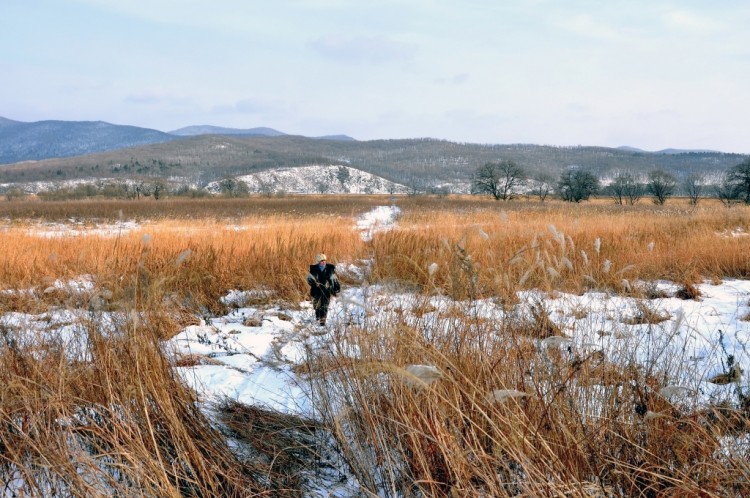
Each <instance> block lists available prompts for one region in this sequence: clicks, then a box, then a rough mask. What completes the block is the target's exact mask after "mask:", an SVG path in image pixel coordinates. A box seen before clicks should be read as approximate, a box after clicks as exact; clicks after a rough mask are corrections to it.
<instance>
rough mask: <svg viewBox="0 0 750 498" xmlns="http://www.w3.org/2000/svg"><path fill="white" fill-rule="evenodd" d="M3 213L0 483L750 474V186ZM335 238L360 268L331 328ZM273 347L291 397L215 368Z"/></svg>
mask: <svg viewBox="0 0 750 498" xmlns="http://www.w3.org/2000/svg"><path fill="white" fill-rule="evenodd" d="M381 208H385V209H386V210H387V213H389V214H391V215H392V217H391V218H387V219H377V218H368V217H367V215H368V213H374V212H378V209H381ZM363 220H364V221H367V220H369V221H368V222H363ZM0 223H1V225H0V240H1V241H2V243H1V244H0V356H1V358H0V424H1V427H0V456H1V458H0V486H3V487H4V489H3V496H8V497H10V496H19V497H20V496H154V497H156V496H159V497H166V496H339V497H344V496H394V497H396V496H403V497H412V496H414V497H421V496H447V497H459V496H460V497H464V496H477V497H480V496H481V497H490V496H492V497H495V496H497V497H501V496H528V497H531V496H555V497H557V496H559V497H562V496H565V497H625V496H644V497H664V496H675V497H677V496H679V497H691V496H695V497H728V496H732V497H733V496H737V497H739V496H748V495H750V464H749V463H748V462H749V461H750V458H749V457H750V436H749V435H748V431H750V397H749V396H750V388H749V387H748V381H747V373H745V371H744V370H743V369H742V367H743V366H744V367H745V370H749V367H748V364H749V363H750V357H749V356H748V352H747V351H746V344H747V341H748V340H750V325H749V322H748V320H750V285H748V281H750V227H749V226H748V225H749V224H750V207H748V206H745V205H735V206H732V207H731V208H727V207H726V206H724V205H722V204H721V203H719V202H718V201H715V200H711V199H705V200H701V201H700V202H699V203H698V205H697V206H691V205H690V204H689V203H688V202H687V200H682V199H671V200H670V201H668V202H667V204H666V205H664V206H656V205H653V204H650V203H648V201H641V203H640V204H636V205H635V206H620V205H615V204H613V203H612V201H611V200H607V199H597V200H594V201H591V202H586V203H581V204H574V203H563V202H560V201H556V200H548V201H546V202H539V201H533V200H517V201H509V202H502V201H500V202H498V201H494V200H489V199H486V198H478V197H470V196H466V197H462V196H445V197H432V196H404V197H388V196H383V197H378V196H309V195H308V196H291V195H287V196H283V197H257V198H255V197H253V198H248V199H195V200H176V199H174V200H173V199H161V200H158V201H155V200H153V199H148V200H142V201H75V202H73V201H71V202H52V201H44V202H41V201H8V202H2V203H0ZM318 252H325V253H326V254H327V255H328V259H329V261H330V262H332V263H335V264H336V265H337V269H338V273H339V276H340V278H341V280H342V283H343V286H344V289H345V290H344V292H343V294H342V296H341V297H340V298H339V299H338V300H337V301H336V302H335V303H334V305H333V307H332V313H333V319H332V320H331V323H330V324H329V326H328V327H327V328H326V329H325V330H318V329H316V328H315V327H313V326H312V325H311V323H310V322H311V320H310V318H311V316H312V313H311V310H310V305H309V300H308V298H307V293H308V288H307V284H306V282H305V276H306V274H307V268H308V265H309V264H310V263H311V262H312V258H313V256H314V254H316V253H318ZM228 296H234V298H233V299H230V298H228ZM238 296H239V297H238ZM230 317H232V318H231V319H230ZM230 322H231V323H232V325H231V327H229V326H227V327H228V328H224V329H222V324H229V323H230ZM260 330H262V331H263V334H265V335H264V337H266V336H267V337H268V341H269V342H268V345H269V350H271V351H275V352H276V353H278V354H276V355H275V356H274V358H271V356H267V355H265V353H263V354H261V353H258V352H253V351H250V349H251V346H250V344H251V343H252V344H257V342H254V343H253V342H252V341H251V339H249V338H250V337H254V338H255V339H253V340H256V339H258V338H259V337H260V335H263V334H259V333H258V331H260ZM282 332H283V333H282ZM191 334H192V335H191ZM253 334H255V335H253ZM282 338H283V341H282ZM243 340H246V342H245V343H244V345H245V346H244V347H245V348H246V349H247V350H246V351H241V350H239V349H238V347H234V349H232V348H229V347H228V346H226V345H227V344H229V342H231V341H235V342H234V343H232V344H235V343H236V344H240V343H241V342H242V341H243ZM190 341H193V342H190ZM188 343H189V344H191V345H192V346H191V347H190V348H188V347H186V346H185V345H186V344H188ZM204 346H205V348H204V349H201V347H204ZM209 346H210V347H209ZM221 348H224V349H221ZM219 353H221V354H219ZM240 360H242V361H244V362H245V363H240ZM271 360H273V361H271ZM232 362H234V363H232ZM261 367H262V368H264V369H266V370H264V375H266V377H262V378H268V375H270V374H269V373H268V372H271V371H273V372H275V373H276V374H278V373H279V372H282V373H283V375H284V376H286V378H288V379H290V382H293V388H294V390H296V391H295V393H297V395H299V396H300V399H301V398H304V401H298V402H297V404H296V405H295V406H297V408H298V409H294V408H293V407H290V406H291V405H288V406H285V407H284V406H282V407H278V406H273V404H270V403H268V402H263V403H261V402H258V403H254V402H253V399H251V397H248V396H240V395H236V396H232V395H231V394H227V392H226V391H222V393H223V394H222V395H221V396H207V395H206V393H205V392H202V391H201V389H200V388H199V385H198V384H199V383H198V382H196V381H195V379H197V378H200V379H202V380H203V381H204V383H207V382H208V380H206V379H208V378H209V377H208V376H209V375H213V376H214V378H215V376H216V375H218V374H217V372H222V373H223V374H226V372H230V371H231V373H232V374H233V375H244V374H247V375H249V372H251V371H252V372H255V371H259V370H253V369H256V368H261ZM220 369H221V370H220ZM226 378H227V379H228V378H229V377H226ZM262 378H261V380H260V381H258V382H262ZM189 379H193V380H192V381H191V380H189ZM245 380H247V379H245ZM243 381H244V380H243ZM290 385H292V384H290ZM291 389H292V388H290V390H291ZM281 390H282V391H283V390H284V389H281ZM235 392H236V393H238V392H239V391H235ZM290 392H291V391H290ZM277 394H278V393H277Z"/></svg>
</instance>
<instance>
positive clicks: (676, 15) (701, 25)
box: [663, 10, 724, 34]
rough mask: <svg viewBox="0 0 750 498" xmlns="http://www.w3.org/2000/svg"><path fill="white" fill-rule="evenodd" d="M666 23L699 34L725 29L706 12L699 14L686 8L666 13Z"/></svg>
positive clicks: (664, 17)
mask: <svg viewBox="0 0 750 498" xmlns="http://www.w3.org/2000/svg"><path fill="white" fill-rule="evenodd" d="M663 19H664V23H665V24H666V25H667V26H668V27H671V28H676V29H680V30H683V31H689V32H694V33H698V34H712V33H716V32H719V31H721V30H723V29H724V27H723V26H722V24H721V23H720V22H717V21H715V20H713V19H711V18H709V17H707V16H706V15H705V13H704V14H701V15H698V14H695V13H693V12H689V11H686V10H672V11H669V12H667V13H665V14H664V16H663Z"/></svg>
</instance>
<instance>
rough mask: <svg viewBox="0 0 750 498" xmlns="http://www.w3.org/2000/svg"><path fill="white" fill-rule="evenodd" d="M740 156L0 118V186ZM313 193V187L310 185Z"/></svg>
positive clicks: (550, 170) (399, 176) (694, 168)
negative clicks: (315, 169) (305, 169)
mask: <svg viewBox="0 0 750 498" xmlns="http://www.w3.org/2000/svg"><path fill="white" fill-rule="evenodd" d="M746 157H747V156H744V155H741V154H731V153H723V152H718V151H703V150H691V151H681V150H675V149H665V150H663V151H658V152H646V151H643V150H640V149H636V148H633V147H627V146H623V147H619V148H608V147H595V146H571V147H554V146H543V145H533V144H471V143H456V142H449V141H446V140H438V139H430V138H416V139H392V140H368V141H358V140H355V139H353V138H351V137H349V136H346V135H335V136H322V137H303V136H298V135H288V134H286V133H283V132H281V131H278V130H275V129H273V128H265V127H259V128H249V129H235V128H222V127H217V126H211V125H197V126H188V127H185V128H180V129H177V130H173V131H171V132H168V133H166V132H161V131H158V130H153V129H148V128H139V127H135V126H126V125H115V124H110V123H105V122H102V121H52V120H50V121H37V122H31V123H25V122H20V121H14V120H10V119H7V118H2V117H0V184H4V185H5V186H6V188H7V186H9V185H14V184H28V183H29V182H61V181H77V180H81V181H83V180H87V181H102V180H105V179H106V180H115V181H118V180H129V181H134V180H138V181H142V180H143V179H147V180H148V179H150V180H151V181H153V180H154V179H156V178H161V179H162V180H164V181H167V182H169V183H172V184H177V185H189V186H197V187H198V188H204V187H205V186H206V185H208V184H210V183H211V182H216V181H219V180H221V179H224V178H240V177H247V176H248V175H256V174H259V173H261V172H268V171H272V170H275V169H280V168H296V167H301V166H341V167H345V168H353V169H356V170H359V171H364V172H367V173H369V174H371V175H375V176H377V177H379V178H382V179H384V180H386V181H388V182H391V183H394V184H398V185H402V186H406V187H407V188H409V189H413V190H430V189H442V190H443V191H455V192H458V191H466V190H467V188H468V185H469V184H470V181H471V177H472V175H473V173H474V172H475V171H476V169H477V168H478V167H479V166H481V165H483V164H485V163H487V162H492V161H498V160H504V159H507V160H513V161H515V162H517V163H518V164H519V165H521V166H522V167H523V169H524V170H525V171H526V173H527V174H528V175H529V176H532V177H536V178H540V177H546V178H553V179H554V178H556V177H557V176H559V174H560V172H562V171H563V170H564V169H565V168H568V167H571V166H578V167H581V168H585V169H588V170H590V171H592V172H593V173H594V174H596V175H597V176H599V177H600V178H602V179H605V178H612V177H613V176H615V175H616V174H618V173H620V172H628V173H631V174H634V175H640V176H644V175H646V174H647V173H648V172H649V171H653V170H655V169H661V170H665V171H669V172H672V173H673V174H675V175H676V176H677V177H678V178H684V177H686V176H687V175H690V174H700V175H703V176H707V177H717V176H718V175H720V174H721V173H722V172H724V171H726V170H727V169H728V168H730V167H732V166H734V165H736V164H738V163H740V162H742V161H743V160H744V159H746ZM317 188H318V190H320V188H322V187H321V186H320V185H318V186H317Z"/></svg>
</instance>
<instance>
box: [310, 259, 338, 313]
mask: <svg viewBox="0 0 750 498" xmlns="http://www.w3.org/2000/svg"><path fill="white" fill-rule="evenodd" d="M307 283H308V284H309V285H310V296H312V300H313V308H314V309H315V319H316V320H317V321H318V323H319V324H320V325H325V324H326V315H328V304H329V303H330V302H331V296H335V295H337V294H338V293H339V292H341V284H340V283H339V279H338V277H337V276H336V267H335V266H334V265H331V264H328V261H327V258H326V255H325V254H318V255H317V256H315V264H312V265H310V273H308V274H307Z"/></svg>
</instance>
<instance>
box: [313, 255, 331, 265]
mask: <svg viewBox="0 0 750 498" xmlns="http://www.w3.org/2000/svg"><path fill="white" fill-rule="evenodd" d="M324 259H325V260H327V259H328V258H326V255H325V254H323V253H320V254H318V255H317V256H315V262H316V263H320V262H321V261H323V260H324Z"/></svg>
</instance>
